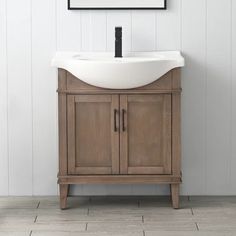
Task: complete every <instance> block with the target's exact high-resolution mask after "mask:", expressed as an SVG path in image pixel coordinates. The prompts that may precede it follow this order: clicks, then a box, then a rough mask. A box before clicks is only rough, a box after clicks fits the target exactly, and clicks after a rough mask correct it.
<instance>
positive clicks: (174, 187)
mask: <svg viewBox="0 0 236 236" xmlns="http://www.w3.org/2000/svg"><path fill="white" fill-rule="evenodd" d="M170 189H171V198H172V206H173V208H174V209H178V208H179V184H171V185H170Z"/></svg>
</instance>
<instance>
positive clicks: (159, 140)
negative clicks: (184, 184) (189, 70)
mask: <svg viewBox="0 0 236 236" xmlns="http://www.w3.org/2000/svg"><path fill="white" fill-rule="evenodd" d="M120 109H121V119H120V127H121V133H120V172H121V174H171V95H169V94H159V95H122V96H121V97H120Z"/></svg>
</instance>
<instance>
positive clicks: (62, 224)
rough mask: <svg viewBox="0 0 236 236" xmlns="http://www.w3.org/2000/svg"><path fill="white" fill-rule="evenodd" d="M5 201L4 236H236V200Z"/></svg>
mask: <svg viewBox="0 0 236 236" xmlns="http://www.w3.org/2000/svg"><path fill="white" fill-rule="evenodd" d="M68 205H69V209H68V210H64V211H61V210H59V209H58V198H57V197H1V198H0V236H3V235H17V236H49V235H50V236H54V235H55V236H75V235H80V236H86V235H87V236H102V235H104V236H110V235H112V236H113V235H114V236H121V235H122V236H159V235H160V236H236V197H182V198H181V209H179V210H173V209H172V208H171V205H170V201H169V197H92V198H86V197H73V198H69V199H68Z"/></svg>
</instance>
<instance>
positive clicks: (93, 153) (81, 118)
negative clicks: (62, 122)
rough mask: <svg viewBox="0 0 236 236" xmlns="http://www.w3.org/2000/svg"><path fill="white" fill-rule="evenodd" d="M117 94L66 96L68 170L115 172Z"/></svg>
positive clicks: (99, 172)
mask: <svg viewBox="0 0 236 236" xmlns="http://www.w3.org/2000/svg"><path fill="white" fill-rule="evenodd" d="M118 108H119V101H118V96H117V95H77V96H74V95H69V96H68V167H69V174H84V175H86V174H118V173H119V132H118V130H117V131H115V130H114V125H115V124H114V122H115V120H116V119H117V123H118V119H119V117H118V116H117V117H115V112H114V111H115V110H118Z"/></svg>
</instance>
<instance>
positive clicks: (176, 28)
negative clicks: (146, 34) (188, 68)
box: [156, 0, 200, 50]
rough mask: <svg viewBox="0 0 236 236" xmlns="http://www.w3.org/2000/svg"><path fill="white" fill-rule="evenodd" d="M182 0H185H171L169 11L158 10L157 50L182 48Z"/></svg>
mask: <svg viewBox="0 0 236 236" xmlns="http://www.w3.org/2000/svg"><path fill="white" fill-rule="evenodd" d="M181 1H183V0H169V1H168V9H167V11H157V13H156V14H157V19H156V20H157V29H156V31H157V32H156V34H157V35H156V47H157V50H180V44H181V32H180V27H181V22H180V20H181ZM199 5H200V4H199Z"/></svg>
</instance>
